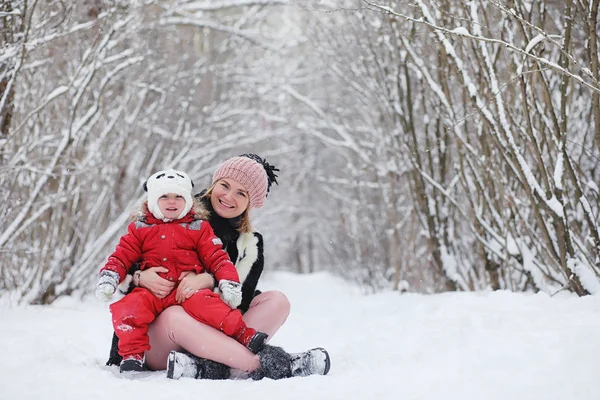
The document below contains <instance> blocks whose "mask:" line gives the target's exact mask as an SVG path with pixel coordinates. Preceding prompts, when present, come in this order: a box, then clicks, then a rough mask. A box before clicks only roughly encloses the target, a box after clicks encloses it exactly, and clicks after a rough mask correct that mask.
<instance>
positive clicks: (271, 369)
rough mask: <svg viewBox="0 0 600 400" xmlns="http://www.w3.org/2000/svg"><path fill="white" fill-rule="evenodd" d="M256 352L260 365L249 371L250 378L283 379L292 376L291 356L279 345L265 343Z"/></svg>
mask: <svg viewBox="0 0 600 400" xmlns="http://www.w3.org/2000/svg"><path fill="white" fill-rule="evenodd" d="M257 354H258V358H259V360H260V365H259V367H258V368H257V369H255V370H254V371H252V372H250V374H249V377H250V378H252V379H254V380H260V379H263V378H268V379H284V378H291V377H292V362H291V361H292V360H291V356H290V354H289V353H287V352H286V351H285V350H283V349H282V348H281V347H277V346H271V345H268V344H267V345H265V346H264V347H263V348H262V350H260V351H259V352H258V353H257Z"/></svg>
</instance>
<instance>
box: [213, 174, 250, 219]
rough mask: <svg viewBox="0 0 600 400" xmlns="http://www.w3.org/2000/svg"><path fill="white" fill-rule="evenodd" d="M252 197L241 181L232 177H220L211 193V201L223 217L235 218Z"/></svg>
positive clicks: (244, 209) (240, 213) (246, 206)
mask: <svg viewBox="0 0 600 400" xmlns="http://www.w3.org/2000/svg"><path fill="white" fill-rule="evenodd" d="M249 201H250V198H249V196H248V191H247V190H246V189H245V188H244V187H243V186H242V184H241V183H239V182H238V181H236V180H235V179H231V178H222V179H219V180H218V181H217V182H216V184H215V187H214V188H213V191H212V193H211V195H210V203H211V204H212V206H213V208H214V210H215V211H216V212H217V214H219V216H221V217H222V218H235V217H238V216H240V215H242V213H243V212H244V211H246V208H248V203H249Z"/></svg>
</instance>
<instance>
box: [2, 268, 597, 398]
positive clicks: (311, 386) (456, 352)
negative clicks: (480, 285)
mask: <svg viewBox="0 0 600 400" xmlns="http://www.w3.org/2000/svg"><path fill="white" fill-rule="evenodd" d="M261 288H262V289H263V290H264V289H269V288H277V289H279V290H282V291H283V292H285V293H286V294H287V295H288V297H289V298H290V300H291V302H292V313H291V315H290V318H289V319H288V321H287V323H286V324H285V325H284V327H283V328H282V329H281V330H280V332H279V333H278V334H277V335H276V336H275V337H274V339H273V341H272V343H273V344H276V345H281V346H283V347H284V348H286V349H288V350H289V351H301V350H304V349H307V348H310V347H315V346H323V347H325V348H327V349H328V350H329V351H330V354H331V357H332V369H331V372H330V374H329V375H328V376H324V377H323V376H312V377H307V378H294V379H287V380H281V381H272V380H263V381H258V382H254V381H195V380H191V379H182V380H179V381H170V380H167V379H166V378H165V375H164V372H155V373H151V374H148V375H147V376H145V377H143V378H140V379H136V380H129V379H125V378H124V377H122V376H120V375H119V373H118V371H117V369H116V367H112V368H107V367H104V361H105V359H106V357H107V354H108V349H109V343H110V339H111V332H112V329H111V325H110V314H109V312H108V306H107V304H106V303H101V302H99V301H97V300H95V299H94V298H93V297H90V298H89V299H87V300H86V301H84V302H80V301H77V300H74V299H71V298H65V299H62V300H60V301H58V302H57V303H56V304H54V305H52V306H49V307H39V306H35V307H33V306H30V307H12V308H9V307H7V306H3V307H0V399H2V400H4V399H11V400H17V399H19V400H20V399H60V400H71V399H73V400H81V399H103V400H105V399H108V398H112V396H119V397H118V398H121V399H125V398H127V399H170V400H172V399H199V398H206V399H230V398H234V399H251V400H258V399H327V400H334V399H401V400H417V399H435V400H437V399H444V400H454V399H456V400H459V399H460V400H465V399H477V400H479V399H486V400H494V399H506V400H509V399H510V400H517V399H523V400H537V399H539V400H551V399H561V400H564V399H578V400H587V399H589V400H592V399H594V400H596V399H600V379H599V376H600V298H598V297H591V296H590V297H586V298H576V297H572V296H569V295H566V294H565V295H562V294H559V295H558V296H556V297H554V298H549V297H548V296H546V295H542V294H537V295H533V294H514V293H507V292H496V293H449V294H441V295H434V296H426V295H416V294H403V295H399V294H398V293H383V294H377V295H371V296H364V295H361V294H360V293H359V291H358V290H356V289H355V288H352V287H350V286H348V285H347V284H346V283H344V282H342V281H340V280H339V279H336V278H334V277H331V276H330V275H327V274H313V275H309V276H296V275H292V274H287V273H277V274H272V275H269V276H267V277H266V278H265V279H264V280H263V282H262V285H261Z"/></svg>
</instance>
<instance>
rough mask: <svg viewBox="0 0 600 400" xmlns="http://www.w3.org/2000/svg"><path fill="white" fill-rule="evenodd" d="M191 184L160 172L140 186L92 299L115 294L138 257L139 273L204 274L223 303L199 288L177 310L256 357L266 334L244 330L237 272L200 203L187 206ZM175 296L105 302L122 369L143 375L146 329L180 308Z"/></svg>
mask: <svg viewBox="0 0 600 400" xmlns="http://www.w3.org/2000/svg"><path fill="white" fill-rule="evenodd" d="M192 187H193V183H192V181H191V180H190V178H189V177H188V176H187V174H185V173H183V172H180V171H175V170H168V171H160V172H157V173H155V174H154V175H152V176H151V177H150V178H149V179H148V180H147V181H146V182H145V183H144V190H146V191H147V192H148V200H147V202H145V203H144V205H143V207H142V213H141V214H140V215H138V216H136V219H135V221H134V222H132V223H131V224H129V227H128V233H127V234H126V235H124V236H122V237H121V240H120V242H119V244H118V245H117V248H116V250H115V252H114V253H113V254H112V255H111V256H110V257H109V258H108V262H107V263H106V265H105V266H104V267H103V268H102V269H101V271H100V280H99V282H98V285H97V288H96V295H97V296H98V297H99V298H102V299H108V298H110V297H112V295H113V294H114V293H115V290H116V288H117V286H118V284H119V283H120V282H122V281H123V280H124V279H125V276H126V274H127V270H128V269H129V268H130V267H131V265H132V264H134V263H135V262H137V261H140V260H141V266H140V269H141V270H144V269H147V268H150V267H155V266H163V267H165V268H167V269H168V270H169V272H167V273H163V274H161V276H162V277H163V278H165V279H169V280H171V281H173V282H178V281H179V278H180V276H181V273H183V272H187V271H193V272H195V273H198V274H199V273H201V272H204V269H206V270H208V272H210V273H211V274H213V275H214V276H215V278H216V280H217V281H218V282H219V289H220V291H221V293H222V294H221V297H222V300H221V298H219V295H218V294H216V293H214V292H213V291H212V290H210V289H204V290H200V291H198V292H197V293H195V294H193V295H192V296H191V297H189V298H187V299H186V300H184V301H183V302H182V303H181V306H182V307H183V308H184V309H185V310H186V312H187V313H188V314H190V315H191V316H192V317H194V318H195V319H197V320H198V321H200V322H203V323H206V324H209V325H211V326H213V327H214V328H216V329H219V330H221V331H223V332H224V333H225V334H226V335H228V336H231V337H233V338H234V339H236V340H237V341H238V342H240V343H242V344H243V345H244V346H246V347H247V348H248V349H249V350H250V351H252V352H253V353H257V352H258V351H259V350H260V349H261V348H262V346H263V344H264V342H265V340H266V338H267V334H265V333H263V332H258V331H256V330H255V329H252V328H249V327H247V326H246V324H245V323H244V321H243V320H242V314H241V312H240V311H239V310H237V309H236V307H237V306H239V304H240V302H241V298H242V290H241V285H240V283H239V277H238V274H237V271H236V269H235V266H234V265H233V263H232V262H231V261H230V260H229V256H228V255H227V253H226V252H225V251H224V250H223V249H222V242H221V240H220V239H219V238H217V237H216V236H215V234H214V233H213V230H212V228H211V226H210V225H209V223H208V222H207V221H206V220H205V219H206V215H207V212H206V210H204V209H203V208H202V205H201V204H200V203H195V204H193V205H194V209H192V203H193V200H192V195H191V192H192ZM175 294H176V289H173V290H172V291H171V293H170V294H169V295H168V296H166V297H165V298H163V299H160V298H158V297H156V296H155V295H154V294H152V292H150V291H149V290H147V289H144V288H141V287H136V288H135V289H133V291H132V292H131V293H130V294H128V295H126V296H125V297H123V298H122V299H121V300H119V301H117V302H115V303H113V304H111V305H110V312H111V313H112V321H113V325H114V328H115V332H116V334H117V336H118V337H119V354H121V355H122V356H123V361H122V362H121V364H120V371H121V372H127V371H142V370H144V364H143V358H144V352H145V351H147V350H149V349H150V344H149V338H148V325H149V324H150V323H151V322H152V321H153V320H154V319H155V318H156V316H157V315H158V314H160V313H161V312H162V311H163V310H164V309H165V308H167V307H169V306H171V305H174V304H177V300H176V299H175Z"/></svg>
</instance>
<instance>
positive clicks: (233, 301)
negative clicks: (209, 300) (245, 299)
mask: <svg viewBox="0 0 600 400" xmlns="http://www.w3.org/2000/svg"><path fill="white" fill-rule="evenodd" d="M219 290H220V291H221V300H223V302H224V303H225V304H227V305H228V306H229V307H231V308H233V309H236V308H238V306H239V305H240V304H242V284H241V283H238V282H233V281H228V280H226V279H223V280H222V281H220V282H219Z"/></svg>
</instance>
